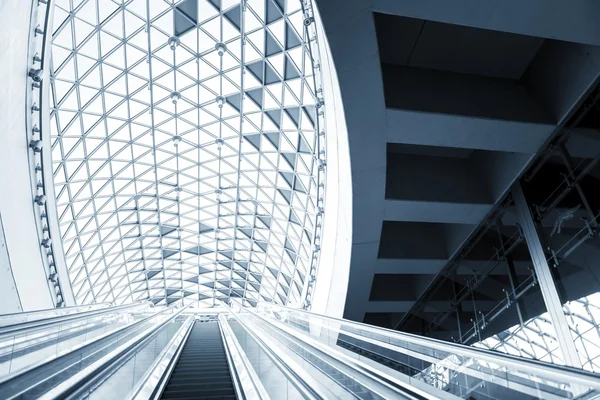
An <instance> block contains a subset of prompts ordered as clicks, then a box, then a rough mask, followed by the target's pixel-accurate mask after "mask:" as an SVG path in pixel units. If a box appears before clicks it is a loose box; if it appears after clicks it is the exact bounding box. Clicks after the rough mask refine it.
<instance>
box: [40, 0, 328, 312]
mask: <svg viewBox="0 0 600 400" xmlns="http://www.w3.org/2000/svg"><path fill="white" fill-rule="evenodd" d="M310 15H312V14H311V10H310V9H303V3H302V2H301V1H300V0H247V1H239V0H183V1H174V2H173V1H166V0H56V2H55V6H54V14H53V22H52V24H53V25H52V32H53V34H52V43H51V53H52V59H51V72H50V74H51V86H50V92H51V93H50V125H51V126H50V128H51V138H52V150H51V151H52V157H51V158H52V166H53V179H54V191H55V195H56V207H57V213H58V223H59V224H60V233H61V236H62V247H63V248H64V262H65V264H66V267H67V268H68V271H69V280H70V284H71V287H72V289H73V294H74V296H75V299H76V301H77V303H78V304H86V303H92V302H105V301H108V302H113V303H116V304H121V303H127V302H131V301H137V300H144V299H150V300H151V301H153V302H154V303H155V304H170V303H172V302H174V301H178V300H180V299H183V301H184V302H186V303H187V302H197V303H198V305H199V306H212V305H215V304H216V303H217V302H218V301H223V302H226V303H229V302H231V300H232V299H233V298H238V299H240V301H242V302H243V303H244V304H246V305H255V304H256V303H257V302H258V301H269V302H277V303H281V304H292V303H300V302H302V301H304V298H305V296H306V293H307V290H308V289H307V287H308V282H311V281H312V280H313V278H314V277H313V276H312V275H314V267H315V263H316V259H317V255H316V250H318V243H319V234H320V233H319V229H320V225H321V223H320V218H322V203H320V202H319V203H318V199H320V198H321V192H322V187H323V185H322V183H323V175H324V173H323V167H324V162H323V161H321V160H320V158H323V157H322V156H323V155H324V151H323V149H322V147H323V139H322V135H319V134H318V133H319V132H320V130H319V127H318V126H319V120H320V119H321V118H322V113H321V112H320V111H321V108H320V106H321V104H322V103H321V102H320V100H319V98H320V92H317V91H316V90H315V87H316V85H317V83H316V82H317V81H318V79H319V78H318V77H317V76H315V75H314V67H315V66H318V61H317V60H316V59H315V57H314V54H316V53H317V52H316V51H314V50H313V51H312V52H311V46H314V45H315V43H314V41H313V39H314V29H311V27H310V25H311V24H312V19H311V18H307V16H310ZM305 22H306V24H305ZM312 25H314V24H312ZM309 39H310V40H309ZM320 142H321V143H320ZM319 201H322V200H319Z"/></svg>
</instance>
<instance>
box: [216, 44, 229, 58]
mask: <svg viewBox="0 0 600 400" xmlns="http://www.w3.org/2000/svg"><path fill="white" fill-rule="evenodd" d="M215 50H217V53H219V55H220V56H221V57H223V54H225V52H226V51H227V46H226V45H225V43H221V42H219V43H217V44H216V45H215Z"/></svg>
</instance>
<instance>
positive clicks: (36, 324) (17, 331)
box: [0, 302, 145, 340]
mask: <svg viewBox="0 0 600 400" xmlns="http://www.w3.org/2000/svg"><path fill="white" fill-rule="evenodd" d="M144 303H145V302H136V303H131V304H125V305H121V306H114V307H106V308H101V309H99V310H90V311H84V312H81V313H73V314H65V315H60V316H58V317H52V318H44V319H38V320H35V321H31V322H21V323H18V324H13V325H7V326H3V327H0V340H1V339H3V338H4V337H7V336H16V335H28V334H31V333H33V332H38V331H40V330H43V329H48V328H50V327H53V326H56V325H61V324H64V323H65V322H73V321H78V320H81V319H85V318H90V317H94V316H97V315H103V314H108V313H111V312H114V311H119V310H125V309H128V308H135V307H139V306H141V305H144Z"/></svg>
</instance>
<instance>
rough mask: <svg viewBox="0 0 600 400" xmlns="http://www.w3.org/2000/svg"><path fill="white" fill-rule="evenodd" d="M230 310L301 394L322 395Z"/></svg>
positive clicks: (304, 395)
mask: <svg viewBox="0 0 600 400" xmlns="http://www.w3.org/2000/svg"><path fill="white" fill-rule="evenodd" d="M228 311H229V314H230V315H232V316H233V317H234V318H235V320H236V321H237V322H238V323H239V324H240V325H241V326H243V327H244V329H245V330H246V333H247V334H248V335H249V336H250V337H251V338H252V339H253V340H254V341H255V342H256V344H257V345H258V346H259V347H260V348H261V349H262V350H263V351H264V352H265V354H266V355H267V357H269V359H271V361H272V362H273V363H274V364H275V365H276V366H277V368H278V369H279V370H280V371H281V373H282V374H283V375H285V377H286V378H287V379H288V381H289V382H290V383H292V385H294V387H295V388H296V389H298V391H299V392H300V394H301V395H302V397H303V398H305V399H315V400H316V399H320V398H321V396H319V394H318V393H316V392H315V391H314V388H312V387H310V386H308V385H306V384H305V383H304V380H303V379H301V378H300V376H299V375H298V373H297V372H295V371H294V370H292V369H290V368H288V367H287V365H288V364H287V363H286V362H285V360H283V358H282V357H281V355H279V354H276V353H275V352H273V351H272V349H271V348H270V347H269V346H267V345H266V344H265V342H264V341H263V339H262V338H260V337H259V336H258V335H256V333H254V331H252V330H251V329H249V328H248V327H247V325H246V323H245V322H243V321H242V320H241V319H240V318H239V316H238V315H237V314H236V313H235V312H232V311H231V310H229V309H228Z"/></svg>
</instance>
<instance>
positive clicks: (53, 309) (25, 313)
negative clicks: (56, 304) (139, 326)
mask: <svg viewBox="0 0 600 400" xmlns="http://www.w3.org/2000/svg"><path fill="white" fill-rule="evenodd" d="M110 305H111V303H108V302H106V303H94V304H86V305H77V306H68V307H60V308H45V309H43V310H34V311H25V312H16V313H9V314H2V315H1V316H0V319H2V318H6V317H11V316H23V315H35V314H41V313H47V312H50V311H62V310H69V309H71V308H84V307H100V306H102V307H110ZM64 315H68V314H64ZM6 326H9V325H6Z"/></svg>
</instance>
